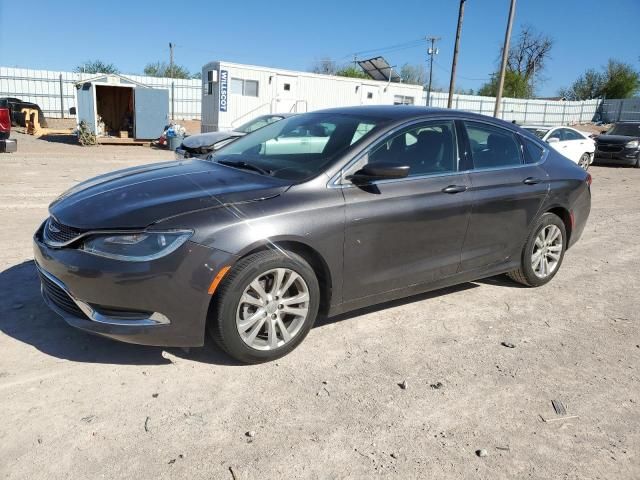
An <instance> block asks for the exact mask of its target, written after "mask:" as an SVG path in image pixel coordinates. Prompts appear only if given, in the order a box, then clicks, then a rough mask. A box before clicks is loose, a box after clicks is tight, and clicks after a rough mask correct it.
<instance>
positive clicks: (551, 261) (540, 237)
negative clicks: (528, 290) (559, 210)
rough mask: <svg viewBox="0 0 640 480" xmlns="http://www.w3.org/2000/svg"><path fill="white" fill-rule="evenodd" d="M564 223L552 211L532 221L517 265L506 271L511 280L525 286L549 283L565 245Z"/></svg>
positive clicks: (557, 266) (559, 261) (556, 269)
mask: <svg viewBox="0 0 640 480" xmlns="http://www.w3.org/2000/svg"><path fill="white" fill-rule="evenodd" d="M566 236H567V235H566V229H565V226H564V222H563V221H562V220H561V219H560V217H558V216H557V215H555V214H553V213H545V214H544V215H542V217H540V219H539V220H538V221H537V222H536V224H535V225H534V227H533V228H532V229H531V232H530V233H529V237H528V238H527V241H526V243H525V245H524V248H523V249H522V254H521V258H520V262H521V263H520V268H518V269H517V270H514V271H512V272H509V273H508V275H509V277H510V278H511V279H513V280H515V281H516V282H518V283H522V284H523V285H527V286H529V287H539V286H541V285H544V284H545V283H547V282H549V281H550V280H551V279H552V278H553V277H554V276H555V275H556V273H558V270H559V269H560V265H562V260H563V258H564V251H565V248H566V244H567V243H566Z"/></svg>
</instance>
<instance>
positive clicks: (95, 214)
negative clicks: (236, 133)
mask: <svg viewBox="0 0 640 480" xmlns="http://www.w3.org/2000/svg"><path fill="white" fill-rule="evenodd" d="M287 187H288V183H287V182H284V181H283V180H279V179H277V178H273V177H269V176H265V175H259V174H256V173H252V172H248V171H243V170H239V169H235V168H231V167H227V166H224V165H219V164H216V163H213V162H208V161H202V160H187V161H176V162H166V163H156V164H151V165H144V166H141V167H133V168H128V169H125V170H119V171H117V172H113V173H109V174H106V175H101V176H99V177H95V178H93V179H91V180H87V181H86V182H83V183H80V184H78V185H76V186H75V187H73V188H71V189H69V190H68V191H66V192H65V193H63V194H62V195H61V196H60V197H59V198H58V199H56V200H55V201H54V202H53V203H52V204H51V205H50V206H49V212H50V214H51V215H52V216H54V217H55V218H56V219H57V220H58V221H59V222H60V223H62V224H64V225H68V226H70V227H74V228H78V229H83V230H91V229H106V228H123V229H127V228H144V227H147V226H149V225H151V224H153V223H156V222H157V221H159V220H163V219H166V218H169V217H174V216H177V215H181V214H184V213H189V212H194V211H198V210H203V209H207V208H215V207H220V206H223V205H230V204H234V203H241V202H248V201H256V200H263V199H266V198H271V197H274V196H277V195H279V194H280V193H282V192H283V191H284V190H286V188H287Z"/></svg>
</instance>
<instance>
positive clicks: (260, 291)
mask: <svg viewBox="0 0 640 480" xmlns="http://www.w3.org/2000/svg"><path fill="white" fill-rule="evenodd" d="M214 301H215V305H214V306H215V308H214V318H212V319H210V322H209V333H210V335H211V336H212V337H213V339H214V340H215V341H216V343H217V344H218V345H219V346H220V347H221V348H222V349H223V350H224V351H225V352H227V353H228V354H229V355H230V356H232V357H233V358H235V359H236V360H239V361H241V362H244V363H260V362H266V361H269V360H275V359H276V358H280V357H282V356H284V355H286V354H287V353H289V352H291V351H292V350H293V349H294V348H296V347H297V346H298V345H299V344H300V343H301V342H302V340H304V338H305V337H306V335H307V334H308V333H309V330H310V329H311V327H312V325H313V323H314V321H315V319H316V316H317V313H318V307H319V303H320V288H319V285H318V280H317V278H316V275H315V273H314V271H313V269H312V268H311V266H309V264H308V263H307V262H306V261H305V260H304V259H303V258H302V257H300V256H299V255H296V254H295V253H292V252H286V251H279V252H275V251H263V252H257V253H255V254H252V255H249V256H247V257H245V258H243V259H242V260H240V261H239V262H238V263H237V264H236V265H235V266H234V267H233V269H232V270H231V272H230V273H229V274H228V275H227V276H226V277H225V279H224V280H223V282H222V284H221V285H220V287H219V288H218V291H217V292H216V298H215V300H214Z"/></svg>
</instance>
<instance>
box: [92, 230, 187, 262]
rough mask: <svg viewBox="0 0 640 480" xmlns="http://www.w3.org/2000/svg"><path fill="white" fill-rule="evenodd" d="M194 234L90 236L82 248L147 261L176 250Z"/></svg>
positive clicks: (98, 253) (150, 233)
mask: <svg viewBox="0 0 640 480" xmlns="http://www.w3.org/2000/svg"><path fill="white" fill-rule="evenodd" d="M192 234H193V232H192V231H191V230H173V231H170V232H138V233H130V234H113V235H96V236H93V237H89V238H88V239H87V240H85V242H84V243H83V245H82V250H84V251H85V252H88V253H92V254H94V255H99V256H101V257H107V258H113V259H114V260H124V261H127V262H146V261H149V260H155V259H156V258H160V257H164V256H165V255H169V254H170V253H171V252H173V251H175V250H176V249H177V248H178V247H180V246H181V245H182V244H183V243H184V242H186V241H187V240H188V239H189V237H190V236H191V235H192Z"/></svg>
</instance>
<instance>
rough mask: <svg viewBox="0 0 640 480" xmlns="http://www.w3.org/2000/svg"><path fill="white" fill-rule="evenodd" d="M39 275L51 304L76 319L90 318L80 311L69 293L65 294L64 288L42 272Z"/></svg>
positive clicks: (43, 289)
mask: <svg viewBox="0 0 640 480" xmlns="http://www.w3.org/2000/svg"><path fill="white" fill-rule="evenodd" d="M38 275H39V276H40V283H41V284H42V291H43V293H44V294H45V295H46V297H47V299H48V300H50V301H51V303H53V304H55V305H56V306H57V307H58V308H60V309H61V310H64V311H65V312H67V313H70V314H71V315H73V316H74V317H79V318H85V319H88V317H87V316H86V315H85V314H84V312H83V311H82V310H80V307H78V305H76V302H74V301H73V299H72V298H71V297H70V296H69V294H68V293H67V292H65V291H64V290H63V289H62V288H60V287H59V286H58V285H56V284H55V283H54V282H53V281H51V280H50V279H49V278H47V277H46V276H45V275H43V274H42V273H41V272H38Z"/></svg>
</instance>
